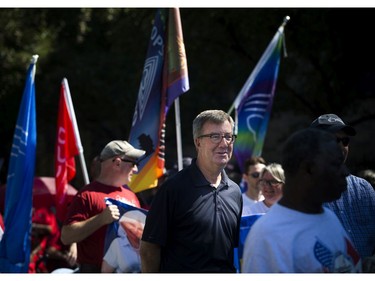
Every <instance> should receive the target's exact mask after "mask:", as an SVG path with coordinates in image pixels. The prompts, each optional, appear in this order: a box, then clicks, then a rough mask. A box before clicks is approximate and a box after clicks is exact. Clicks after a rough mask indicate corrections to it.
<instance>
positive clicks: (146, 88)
mask: <svg viewBox="0 0 375 281" xmlns="http://www.w3.org/2000/svg"><path fill="white" fill-rule="evenodd" d="M158 61H159V57H158V56H153V57H149V58H147V60H146V61H145V66H144V68H143V76H142V81H141V85H140V87H139V92H138V103H137V107H138V112H139V120H141V119H142V117H143V114H144V111H145V109H146V105H147V101H148V98H149V97H150V93H151V90H152V85H153V84H154V80H155V75H156V70H157V68H158ZM133 123H135V122H133Z"/></svg>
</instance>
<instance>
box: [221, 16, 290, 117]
mask: <svg viewBox="0 0 375 281" xmlns="http://www.w3.org/2000/svg"><path fill="white" fill-rule="evenodd" d="M289 20H290V17H289V16H285V17H284V19H283V22H282V24H281V25H280V27H279V29H280V28H281V29H282V32H283V29H284V27H285V26H286V24H287V23H288V21H289ZM284 42H285V41H284ZM284 52H285V49H284ZM285 56H286V55H285ZM240 94H241V92H240ZM240 94H239V95H240ZM239 95H238V96H239ZM238 96H237V97H236V98H235V100H234V102H233V103H232V106H231V107H230V108H229V110H228V112H227V113H228V114H229V115H230V114H231V113H232V111H233V109H234V108H235V104H236V100H237V98H238Z"/></svg>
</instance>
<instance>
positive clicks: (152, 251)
mask: <svg viewBox="0 0 375 281" xmlns="http://www.w3.org/2000/svg"><path fill="white" fill-rule="evenodd" d="M160 252H161V249H160V246H159V245H157V244H153V243H150V242H146V241H141V249H140V254H141V270H142V273H155V272H160Z"/></svg>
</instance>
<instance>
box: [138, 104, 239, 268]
mask: <svg viewBox="0 0 375 281" xmlns="http://www.w3.org/2000/svg"><path fill="white" fill-rule="evenodd" d="M233 130H234V122H233V119H232V117H231V116H230V115H228V114H227V113H225V112H224V111H222V110H207V111H203V112H201V113H200V114H198V116H197V117H196V118H195V119H194V121H193V139H194V144H195V148H196V151H197V157H196V158H194V159H193V160H192V163H191V165H190V166H188V167H186V168H184V169H183V170H181V171H179V172H178V173H177V174H175V175H174V176H172V177H170V178H168V180H167V181H166V182H164V183H163V184H162V185H161V187H160V189H159V190H158V192H157V194H156V196H155V198H154V200H153V202H152V205H151V208H150V210H149V212H148V214H147V218H146V224H145V228H144V231H143V236H142V241H141V266H142V272H163V273H166V272H169V273H171V272H174V273H204V272H206V273H219V272H226V273H234V272H235V267H234V264H233V257H234V255H233V252H234V248H235V247H237V246H238V237H239V226H240V220H241V211H242V194H241V189H240V187H239V186H238V184H236V183H235V182H233V181H232V180H230V179H229V177H228V176H227V174H226V172H225V170H224V168H225V166H226V165H227V163H228V162H229V160H230V158H231V157H232V152H233V143H234V141H235V138H236V136H235V135H234V134H233Z"/></svg>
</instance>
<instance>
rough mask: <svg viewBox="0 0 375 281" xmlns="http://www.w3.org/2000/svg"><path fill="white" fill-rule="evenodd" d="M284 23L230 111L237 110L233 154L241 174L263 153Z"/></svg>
mask: <svg viewBox="0 0 375 281" xmlns="http://www.w3.org/2000/svg"><path fill="white" fill-rule="evenodd" d="M285 23H286V22H284V23H283V25H281V26H280V27H279V29H278V30H277V32H276V34H275V36H274V37H273V39H272V41H271V42H270V43H269V45H268V47H267V49H266V50H265V52H264V53H263V55H262V57H261V58H260V60H259V62H258V63H257V65H256V66H255V68H254V70H253V72H252V73H251V74H250V77H249V78H248V79H247V81H246V83H245V85H244V86H243V88H242V89H241V91H240V93H239V94H238V96H237V97H236V99H235V101H234V103H233V106H232V108H231V110H230V112H231V111H232V109H233V107H234V108H235V109H236V113H235V119H236V120H235V121H236V126H237V127H236V132H235V133H236V134H237V139H236V142H235V143H234V155H235V157H236V159H237V162H238V165H239V167H240V169H241V171H242V172H244V163H245V161H246V159H248V158H249V157H251V156H260V155H261V154H262V149H263V143H264V138H265V136H266V131H267V126H268V122H269V119H270V115H271V110H272V103H273V97H274V94H275V88H276V81H277V76H278V72H279V65H280V54H281V49H282V45H283V44H282V43H283V40H284V26H285Z"/></svg>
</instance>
